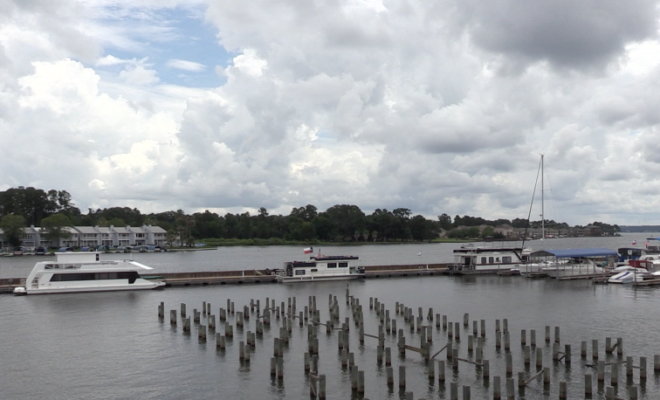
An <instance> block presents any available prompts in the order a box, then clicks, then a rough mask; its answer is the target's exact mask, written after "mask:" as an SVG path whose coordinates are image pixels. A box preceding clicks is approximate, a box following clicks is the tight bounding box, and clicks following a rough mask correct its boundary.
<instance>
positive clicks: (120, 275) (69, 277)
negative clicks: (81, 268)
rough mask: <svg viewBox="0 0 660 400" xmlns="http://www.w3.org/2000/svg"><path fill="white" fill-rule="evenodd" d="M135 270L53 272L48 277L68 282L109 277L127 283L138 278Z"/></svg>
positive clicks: (106, 278) (53, 280)
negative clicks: (74, 272) (126, 281)
mask: <svg viewBox="0 0 660 400" xmlns="http://www.w3.org/2000/svg"><path fill="white" fill-rule="evenodd" d="M138 276H139V275H138V273H137V272H136V271H126V272H98V273H93V272H89V273H78V274H53V276H52V278H50V281H51V282H68V281H95V280H109V279H128V281H129V283H133V282H135V280H136V279H137V278H138Z"/></svg>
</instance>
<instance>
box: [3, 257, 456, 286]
mask: <svg viewBox="0 0 660 400" xmlns="http://www.w3.org/2000/svg"><path fill="white" fill-rule="evenodd" d="M448 265H449V264H446V263H442V264H424V265H420V264H412V265H372V266H365V267H364V269H365V278H366V279H374V278H393V277H401V276H430V275H443V274H446V273H447V267H448ZM274 273H275V270H256V269H250V270H238V271H204V272H173V273H160V274H157V275H152V276H145V277H144V278H146V279H157V280H162V281H164V282H165V286H195V285H227V284H244V283H277V277H276V276H275V275H274ZM17 286H25V278H10V279H0V293H11V292H13V290H14V288H15V287H17Z"/></svg>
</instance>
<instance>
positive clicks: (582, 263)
mask: <svg viewBox="0 0 660 400" xmlns="http://www.w3.org/2000/svg"><path fill="white" fill-rule="evenodd" d="M531 257H532V263H535V264H537V265H541V264H545V265H546V266H545V267H542V268H541V269H540V271H539V273H540V274H544V275H547V276H550V277H551V278H557V279H589V278H594V277H601V276H604V275H607V272H608V271H609V270H611V269H612V268H614V263H615V262H616V260H617V257H618V253H617V252H616V251H615V250H612V249H607V248H602V247H596V248H584V249H558V250H539V251H535V252H533V253H532V255H531ZM522 268H524V266H521V269H522Z"/></svg>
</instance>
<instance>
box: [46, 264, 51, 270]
mask: <svg viewBox="0 0 660 400" xmlns="http://www.w3.org/2000/svg"><path fill="white" fill-rule="evenodd" d="M44 268H45V269H53V264H46V266H45V267H44Z"/></svg>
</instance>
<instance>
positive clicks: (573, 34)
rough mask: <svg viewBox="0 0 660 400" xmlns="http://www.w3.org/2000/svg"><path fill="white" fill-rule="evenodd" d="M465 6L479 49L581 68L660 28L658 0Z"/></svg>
mask: <svg viewBox="0 0 660 400" xmlns="http://www.w3.org/2000/svg"><path fill="white" fill-rule="evenodd" d="M459 9H460V10H461V11H460V12H461V13H462V14H463V15H464V17H465V18H466V22H467V25H466V26H467V29H468V31H469V32H470V33H471V35H472V38H473V40H474V43H476V44H477V45H478V46H479V47H481V48H483V49H485V50H488V51H491V52H497V53H502V54H505V55H507V56H508V57H512V58H514V59H516V58H522V59H524V60H528V61H532V62H534V61H544V60H545V61H548V62H549V63H551V64H552V65H554V66H557V67H568V68H578V69H581V68H584V67H597V68H600V67H603V66H604V64H605V63H607V62H608V61H609V60H611V59H612V57H614V56H616V55H617V54H619V53H621V52H622V50H623V48H624V46H625V44H626V43H628V42H632V41H641V40H644V39H646V38H649V37H651V36H654V35H655V34H656V31H657V27H658V21H657V18H658V11H657V8H656V4H655V1H652V0H631V1H625V2H623V1H619V0H581V1H572V0H561V1H557V0H536V1H525V0H502V1H476V0H468V1H465V2H461V3H459ZM524 60H523V61H524ZM511 61H513V62H514V63H515V61H516V60H511Z"/></svg>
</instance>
